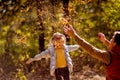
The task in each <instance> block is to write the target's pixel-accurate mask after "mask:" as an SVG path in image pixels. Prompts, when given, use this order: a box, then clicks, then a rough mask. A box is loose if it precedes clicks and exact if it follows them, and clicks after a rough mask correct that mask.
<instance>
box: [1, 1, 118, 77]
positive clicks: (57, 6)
mask: <svg viewBox="0 0 120 80" xmlns="http://www.w3.org/2000/svg"><path fill="white" fill-rule="evenodd" d="M66 2H69V3H66ZM68 4H69V5H68ZM119 13H120V1H119V0H34V1H33V0H0V73H1V74H0V76H1V75H3V74H2V73H9V72H11V71H17V72H19V71H21V70H22V71H23V73H25V72H27V71H28V72H29V68H30V71H31V70H35V69H37V70H38V67H40V66H41V64H38V63H40V62H38V63H33V64H32V65H26V64H25V61H26V60H27V59H28V58H29V57H33V56H34V55H35V54H38V53H39V52H41V51H43V50H45V49H46V48H47V46H48V45H49V40H50V38H51V36H52V34H53V33H54V32H61V33H63V30H62V27H63V23H64V18H65V19H66V20H69V21H68V22H69V23H70V24H72V25H73V26H74V28H75V29H76V31H77V32H78V34H79V35H80V36H81V37H83V38H84V39H85V40H87V41H88V42H90V43H91V44H93V45H94V46H96V47H98V48H101V49H106V47H105V46H104V45H102V44H101V42H100V41H99V40H98V39H97V33H98V32H103V33H104V34H105V35H106V37H107V38H108V39H110V38H111V37H112V35H113V32H114V31H116V30H120V21H119V19H120V15H119ZM75 43H76V42H75V41H74V39H71V38H70V41H69V42H68V44H75ZM71 57H72V58H73V63H74V65H75V69H74V71H80V70H81V69H82V67H83V66H84V65H89V66H90V67H91V66H94V67H96V68H98V70H99V69H102V67H101V63H100V62H99V63H98V61H96V59H93V58H92V57H90V56H89V55H87V54H86V53H85V52H84V51H83V50H78V51H76V52H73V53H71ZM79 60H81V61H82V62H78V61H79ZM46 64H47V65H48V63H46ZM31 66H33V67H32V69H31ZM19 69H20V70H19ZM18 75H20V74H18ZM18 75H17V76H16V77H18V78H19V76H18ZM24 78H26V77H25V76H23V79H24Z"/></svg>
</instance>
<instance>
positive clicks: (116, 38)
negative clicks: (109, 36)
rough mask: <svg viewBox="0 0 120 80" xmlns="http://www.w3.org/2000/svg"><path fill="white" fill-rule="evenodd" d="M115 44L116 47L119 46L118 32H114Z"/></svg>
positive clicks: (119, 32) (119, 33)
mask: <svg viewBox="0 0 120 80" xmlns="http://www.w3.org/2000/svg"><path fill="white" fill-rule="evenodd" d="M114 40H115V42H116V44H117V45H120V31H118V32H115V38H114Z"/></svg>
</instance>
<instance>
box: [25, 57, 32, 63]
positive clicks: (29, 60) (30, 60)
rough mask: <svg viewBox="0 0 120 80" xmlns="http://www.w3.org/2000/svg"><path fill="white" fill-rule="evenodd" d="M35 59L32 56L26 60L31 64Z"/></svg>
mask: <svg viewBox="0 0 120 80" xmlns="http://www.w3.org/2000/svg"><path fill="white" fill-rule="evenodd" d="M33 61H34V60H33V58H30V59H28V60H27V61H26V64H30V63H31V62H33Z"/></svg>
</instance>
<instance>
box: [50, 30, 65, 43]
mask: <svg viewBox="0 0 120 80" xmlns="http://www.w3.org/2000/svg"><path fill="white" fill-rule="evenodd" d="M62 37H63V38H64V44H65V43H66V37H65V35H64V34H62V33H59V32H56V33H54V34H53V36H52V38H51V40H50V43H51V44H53V42H54V41H55V40H58V39H61V38H62Z"/></svg>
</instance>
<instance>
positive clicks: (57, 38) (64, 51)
mask: <svg viewBox="0 0 120 80" xmlns="http://www.w3.org/2000/svg"><path fill="white" fill-rule="evenodd" d="M50 43H51V45H50V46H49V48H48V49H46V50H45V51H42V52H41V53H40V54H37V55H36V56H35V57H34V58H30V59H29V60H28V61H27V62H26V64H30V63H31V62H32V61H38V60H40V59H41V58H46V57H50V74H51V75H52V76H54V75H55V77H56V80H62V77H63V79H64V80H70V78H69V73H71V72H72V71H73V64H72V60H71V58H70V55H69V52H71V51H74V50H77V49H78V48H79V46H78V45H66V38H65V36H64V35H63V34H61V33H59V32H57V33H54V34H53V37H52V38H51V41H50Z"/></svg>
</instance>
